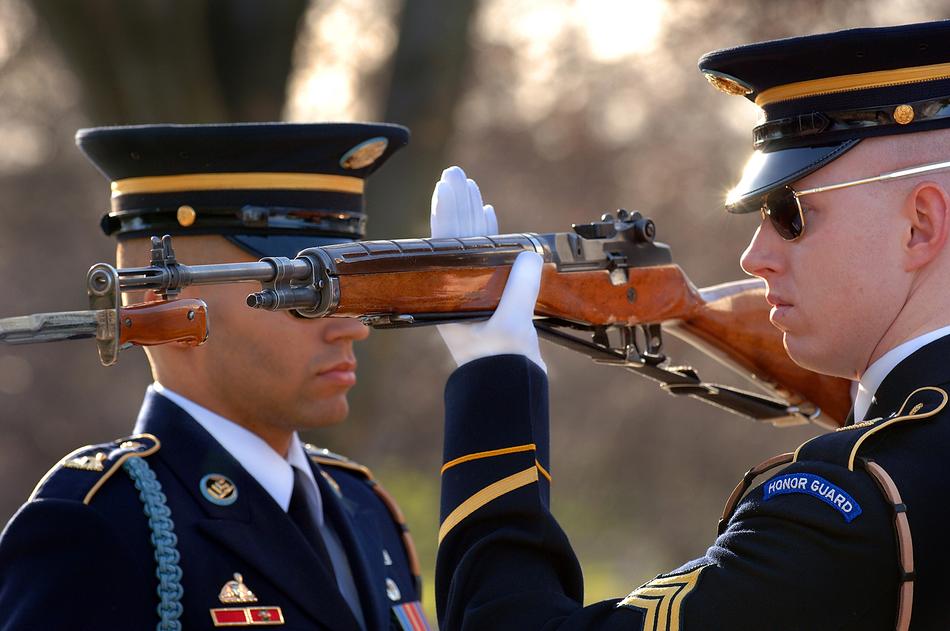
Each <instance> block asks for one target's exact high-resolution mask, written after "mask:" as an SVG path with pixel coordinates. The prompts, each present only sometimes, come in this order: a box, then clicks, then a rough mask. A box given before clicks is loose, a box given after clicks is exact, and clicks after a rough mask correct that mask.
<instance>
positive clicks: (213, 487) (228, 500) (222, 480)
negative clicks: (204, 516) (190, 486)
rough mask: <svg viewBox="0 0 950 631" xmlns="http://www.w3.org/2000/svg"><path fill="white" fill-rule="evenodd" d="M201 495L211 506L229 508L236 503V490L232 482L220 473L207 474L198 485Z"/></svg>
mask: <svg viewBox="0 0 950 631" xmlns="http://www.w3.org/2000/svg"><path fill="white" fill-rule="evenodd" d="M198 488H199V489H200V490H201V495H202V496H204V498H205V499H206V500H208V501H209V502H211V503H212V504H217V505H218V506H230V505H231V504H233V503H234V502H236V501H237V498H238V489H237V486H236V485H235V484H234V482H232V481H231V479H230V478H228V477H227V476H224V475H221V474H220V473H209V474H208V475H206V476H205V477H203V478H201V482H199V483H198Z"/></svg>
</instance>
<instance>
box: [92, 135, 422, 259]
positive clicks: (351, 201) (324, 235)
mask: <svg viewBox="0 0 950 631" xmlns="http://www.w3.org/2000/svg"><path fill="white" fill-rule="evenodd" d="M408 142H409V130H408V129H406V128H405V127H402V126H399V125H388V124H382V123H239V124H222V125H140V126H131V127H98V128H94V129H80V130H79V131H78V132H77V133H76V144H77V145H79V148H80V149H81V150H82V152H83V153H85V154H86V157H88V158H89V159H90V160H91V161H92V163H93V164H94V165H95V166H96V167H97V168H98V169H99V171H101V172H102V174H103V175H105V176H106V178H108V179H109V180H110V181H111V182H112V210H111V211H110V212H109V213H108V214H107V215H106V216H104V217H103V218H102V229H103V231H104V232H105V233H106V234H107V235H113V234H114V235H116V236H117V237H118V238H119V239H123V238H131V237H148V236H152V235H157V236H161V235H163V234H172V235H207V234H220V235H223V236H225V237H227V238H228V239H230V240H231V241H233V242H234V243H236V244H237V245H239V246H240V247H242V248H243V249H245V250H247V251H248V252H250V253H251V254H254V255H256V256H261V257H263V256H288V257H292V256H295V255H296V254H297V252H299V251H300V250H303V249H304V248H307V247H312V246H314V245H325V244H328V243H338V242H341V241H348V240H354V239H361V238H363V236H364V235H365V232H366V214H365V212H364V203H363V188H364V183H365V180H366V178H367V177H369V175H370V174H372V173H373V172H374V171H376V169H378V168H379V167H380V166H382V164H383V163H384V162H386V160H388V159H389V157H390V156H392V154H393V153H395V152H396V151H397V150H399V149H400V148H401V147H403V146H405V145H406V144H407V143H408Z"/></svg>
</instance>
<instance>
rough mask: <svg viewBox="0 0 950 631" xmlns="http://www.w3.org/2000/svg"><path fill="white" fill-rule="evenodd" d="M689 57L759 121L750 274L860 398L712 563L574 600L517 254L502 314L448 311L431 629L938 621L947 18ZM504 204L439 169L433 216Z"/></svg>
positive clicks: (729, 524) (945, 415)
mask: <svg viewBox="0 0 950 631" xmlns="http://www.w3.org/2000/svg"><path fill="white" fill-rule="evenodd" d="M699 65H700V69H701V70H702V72H703V73H704V74H705V75H706V77H707V78H708V79H709V81H710V83H712V84H713V85H714V86H716V87H717V88H719V89H720V90H722V91H724V92H727V93H729V94H732V95H737V96H744V97H746V98H748V99H750V100H752V101H753V102H755V103H756V104H757V105H759V107H761V108H762V110H763V114H764V116H763V119H764V120H763V122H761V123H760V124H759V125H758V126H757V127H755V129H754V131H753V140H754V148H755V153H754V154H753V157H752V159H751V160H750V161H749V163H748V166H747V167H746V169H745V172H744V173H743V175H742V177H741V180H740V182H739V184H738V185H737V186H736V187H735V188H734V189H733V191H732V193H730V195H729V197H728V199H727V202H726V206H727V210H729V211H730V212H735V213H759V214H760V216H761V219H762V221H761V223H760V224H759V226H758V227H757V229H756V232H755V235H754V236H753V238H752V241H751V243H750V244H749V247H748V248H747V249H746V251H745V253H744V254H743V255H742V260H741V263H742V267H743V269H744V270H745V271H746V272H747V273H749V274H751V275H754V276H758V277H760V278H762V279H764V280H765V281H766V283H767V284H768V300H769V302H770V303H771V304H772V306H773V309H772V311H771V320H772V323H773V324H774V325H775V326H776V327H778V328H779V329H780V330H781V331H782V332H783V334H784V339H785V346H786V349H787V350H788V353H789V355H790V356H791V357H792V359H794V360H795V361H796V362H797V363H799V364H800V365H802V366H804V367H806V368H809V369H812V370H815V371H818V372H822V373H826V374H831V375H837V376H840V377H846V378H850V379H853V380H855V381H857V382H858V384H859V385H858V389H857V394H856V399H855V403H854V409H853V411H852V414H851V415H850V417H849V419H848V422H847V425H846V426H845V427H843V428H842V429H841V430H839V431H837V432H832V433H829V434H826V435H822V436H819V437H817V438H815V439H812V440H811V441H809V442H807V443H805V444H804V445H802V446H801V447H799V448H798V449H797V450H796V451H795V452H794V453H790V454H784V455H781V456H776V457H775V458H772V459H770V460H768V461H766V462H765V463H762V464H761V465H759V466H757V467H754V468H753V469H752V470H751V471H750V473H749V475H747V476H746V477H745V478H744V479H743V481H742V482H741V483H740V485H739V487H738V488H737V492H736V493H734V494H733V497H732V498H730V501H729V502H728V504H727V506H726V510H725V513H724V518H723V520H722V522H721V523H720V526H719V536H718V537H717V538H716V540H715V541H714V542H712V545H711V546H710V547H709V548H708V550H707V551H706V553H705V554H704V555H703V556H702V557H700V558H698V559H695V560H693V561H690V562H688V563H686V564H685V565H683V566H682V567H680V568H679V569H676V570H673V571H670V572H666V573H663V574H661V575H659V576H658V577H657V578H655V579H654V580H652V581H650V582H648V583H646V584H645V585H642V586H640V587H639V588H637V589H634V590H633V591H632V592H631V593H630V594H629V595H627V596H626V597H625V598H617V599H613V600H608V601H604V602H600V603H595V604H592V605H589V606H587V607H584V606H583V579H582V576H581V571H580V567H579V565H578V562H577V559H576V557H575V555H574V552H573V550H572V549H571V546H570V543H569V542H568V540H567V537H566V536H565V534H564V533H563V531H562V530H561V529H560V527H559V526H558V524H557V522H556V520H555V518H554V517H553V515H552V513H551V509H550V503H549V485H550V477H549V476H550V475H551V474H553V475H554V476H555V477H556V475H557V473H556V470H555V471H552V469H551V463H550V461H549V454H548V410H547V378H546V374H545V366H544V362H543V360H542V359H541V354H540V351H539V348H538V343H537V337H536V336H535V335H534V333H533V330H532V328H531V325H530V319H531V315H532V312H533V306H534V302H535V299H536V295H537V289H538V286H539V284H540V266H541V262H540V259H539V257H538V256H537V255H535V254H532V253H526V254H522V255H521V257H519V259H518V260H517V261H516V263H515V266H514V267H513V269H512V273H511V276H510V278H509V283H508V286H507V287H506V291H505V294H504V297H503V298H502V302H501V304H500V305H499V308H498V310H497V311H496V313H495V315H494V316H493V317H492V319H491V320H489V321H488V322H485V323H480V324H469V325H452V326H451V327H442V334H443V338H444V339H445V341H446V343H447V344H448V346H449V348H450V350H451V351H452V354H453V357H455V359H456V361H457V362H458V364H459V368H458V369H457V370H456V371H455V372H454V373H453V374H452V376H451V377H450V378H449V381H448V384H447V386H446V395H445V397H446V429H445V461H446V463H445V466H444V467H443V482H442V516H441V519H442V526H441V529H440V533H439V537H440V548H439V557H438V566H437V576H436V580H437V586H436V589H437V601H438V606H439V617H440V623H441V627H440V628H442V629H443V630H444V631H454V630H456V629H463V628H464V629H489V628H490V629H518V630H533V629H545V630H548V631H553V630H554V629H557V630H559V631H566V630H578V629H618V630H619V629H624V630H631V629H634V630H635V629H644V630H651V631H655V630H670V629H672V630H677V629H681V630H684V631H692V630H696V629H704V630H705V629H729V630H732V631H735V630H744V629H768V630H769V631H776V630H781V629H788V630H797V631H800V630H804V629H835V630H838V629H862V630H866V629H881V630H884V629H895V628H897V629H901V630H906V629H915V630H929V629H947V628H950V613H948V612H947V611H946V607H945V605H944V602H945V598H944V594H945V592H946V588H947V587H948V586H950V580H948V579H947V578H946V575H945V574H944V568H945V567H947V566H948V565H950V547H948V546H947V545H946V543H945V541H944V535H943V532H944V527H945V524H947V522H948V520H950V509H948V503H947V499H946V497H945V496H946V492H945V484H946V482H945V481H946V480H947V479H950V458H948V457H947V446H948V445H950V405H948V392H950V291H948V290H950V280H948V279H950V246H948V243H947V240H948V234H950V21H944V22H933V23H925V24H913V25H905V26H896V27H888V28H874V29H857V30H849V31H841V32H835V33H827V34H821V35H813V36H807V37H800V38H792V39H786V40H778V41H772V42H764V43H759V44H752V45H747V46H741V47H738V48H729V49H724V50H720V51H716V52H712V53H709V54H707V55H705V56H704V57H703V58H702V59H701V60H700V63H699ZM494 221H495V219H494V211H493V210H492V209H491V207H484V208H483V207H482V203H481V198H480V195H479V193H478V189H477V187H476V186H475V184H474V182H471V181H470V180H469V181H468V182H466V181H465V178H464V174H462V173H461V171H460V170H458V169H454V168H453V169H449V170H447V171H446V172H445V173H444V174H443V179H442V181H441V182H440V183H439V184H438V185H437V186H436V191H435V194H434V196H433V222H432V225H433V233H434V234H435V235H437V236H452V235H456V236H467V235H470V234H478V233H479V230H491V229H492V228H494V225H495V224H494ZM757 476H761V477H758V479H757V480H756V477H757Z"/></svg>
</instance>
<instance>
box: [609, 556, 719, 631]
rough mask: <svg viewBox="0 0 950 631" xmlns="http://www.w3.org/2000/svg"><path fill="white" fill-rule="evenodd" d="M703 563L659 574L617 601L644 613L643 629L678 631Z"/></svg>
mask: <svg viewBox="0 0 950 631" xmlns="http://www.w3.org/2000/svg"><path fill="white" fill-rule="evenodd" d="M707 567H709V566H708V565H701V566H700V567H698V568H696V569H695V570H693V571H691V572H687V573H686V574H676V575H673V576H660V577H657V578H655V579H653V580H652V581H650V582H649V583H646V584H645V585H642V586H640V587H638V588H637V589H635V590H634V591H633V592H631V593H630V595H629V596H627V597H626V598H624V599H623V600H621V601H620V602H619V603H617V606H618V607H635V608H637V609H642V610H643V612H644V617H643V629H644V631H679V629H680V625H681V622H680V609H682V607H683V601H684V600H685V599H686V596H688V595H689V593H690V592H691V591H693V588H695V587H696V583H697V582H698V581H699V575H700V573H701V572H702V571H703V570H705V569H706V568H707Z"/></svg>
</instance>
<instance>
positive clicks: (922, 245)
mask: <svg viewBox="0 0 950 631" xmlns="http://www.w3.org/2000/svg"><path fill="white" fill-rule="evenodd" d="M902 214H903V215H904V218H905V219H906V220H907V224H906V225H907V230H906V231H905V233H904V234H903V235H902V239H903V248H904V270H905V271H908V272H913V271H916V270H918V269H921V268H922V267H924V266H926V265H927V264H929V263H930V262H931V261H933V260H934V259H935V258H937V256H938V255H939V254H940V253H941V252H942V251H943V248H944V246H945V245H946V243H947V232H948V230H950V195H948V194H947V191H946V189H944V187H943V186H941V185H940V184H938V183H936V182H922V183H920V184H918V185H917V186H916V187H914V190H913V191H912V192H911V193H910V195H908V196H907V198H906V201H905V203H904V207H903V208H902Z"/></svg>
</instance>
